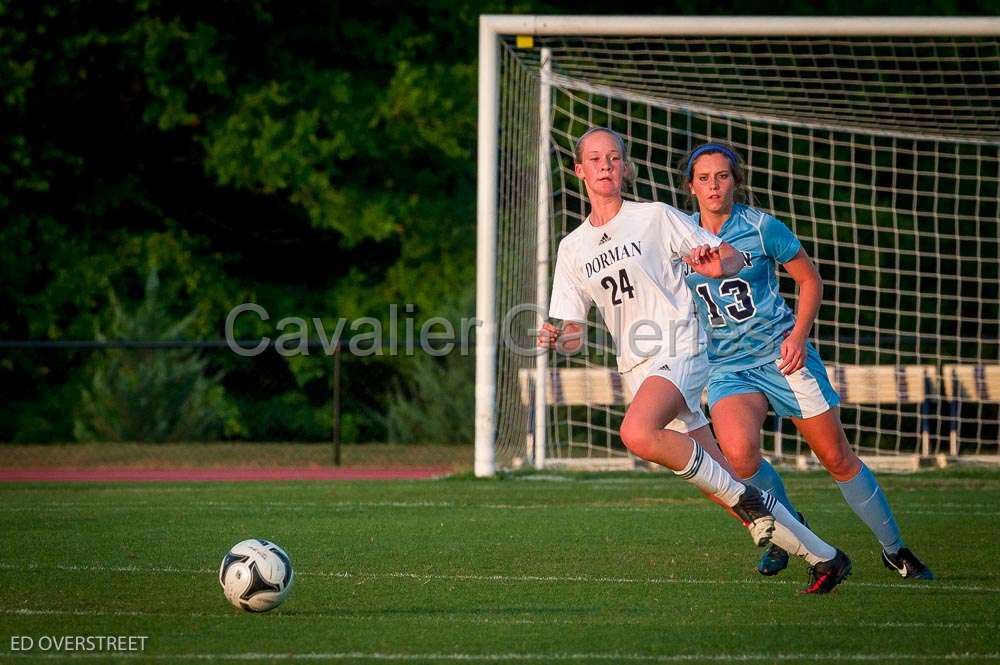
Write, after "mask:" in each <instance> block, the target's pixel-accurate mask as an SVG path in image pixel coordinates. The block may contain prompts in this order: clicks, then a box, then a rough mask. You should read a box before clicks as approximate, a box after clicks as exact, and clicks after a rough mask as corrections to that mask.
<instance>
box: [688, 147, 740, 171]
mask: <svg viewBox="0 0 1000 665" xmlns="http://www.w3.org/2000/svg"><path fill="white" fill-rule="evenodd" d="M706 152H721V153H722V154H723V155H725V156H726V157H727V158H728V159H729V163H730V164H731V165H732V166H733V167H735V166H736V165H737V164H739V163H740V158H739V157H737V156H736V153H735V152H733V151H732V150H730V149H729V148H727V147H726V146H724V145H719V144H718V143H706V144H705V145H703V146H701V147H700V148H698V149H697V150H695V151H694V152H692V153H691V156H690V157H688V165H687V177H688V179H690V178H691V165H692V164H694V160H695V159H697V158H698V157H700V156H702V155H703V154H705V153H706Z"/></svg>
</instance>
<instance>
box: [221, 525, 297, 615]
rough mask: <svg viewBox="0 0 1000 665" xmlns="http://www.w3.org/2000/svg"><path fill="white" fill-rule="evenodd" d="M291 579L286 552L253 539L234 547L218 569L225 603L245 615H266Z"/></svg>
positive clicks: (279, 602)
mask: <svg viewBox="0 0 1000 665" xmlns="http://www.w3.org/2000/svg"><path fill="white" fill-rule="evenodd" d="M294 577H295V574H294V573H293V572H292V561H291V559H289V558H288V555H287V554H285V550H283V549H281V548H280V547H278V546H277V545H275V544H274V543H272V542H270V541H267V540H258V539H256V538H251V539H250V540H244V541H241V542H238V543H236V544H235V545H233V547H232V549H231V550H229V553H228V554H227V555H226V556H225V558H224V559H223V560H222V565H221V566H219V584H221V585H222V591H223V592H224V593H225V594H226V600H228V601H229V602H230V603H232V604H233V607H236V608H239V609H243V610H246V611H247V612H267V611H268V610H273V609H274V608H275V607H277V606H278V605H280V604H281V603H282V601H284V600H285V597H286V596H287V595H288V592H289V591H290V590H291V588H292V580H293V579H294Z"/></svg>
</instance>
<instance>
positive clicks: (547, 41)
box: [474, 15, 1000, 476]
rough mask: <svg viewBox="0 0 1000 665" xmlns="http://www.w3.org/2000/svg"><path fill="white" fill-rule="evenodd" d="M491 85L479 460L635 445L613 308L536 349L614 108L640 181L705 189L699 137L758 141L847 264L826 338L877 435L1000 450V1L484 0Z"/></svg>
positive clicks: (792, 202)
mask: <svg viewBox="0 0 1000 665" xmlns="http://www.w3.org/2000/svg"><path fill="white" fill-rule="evenodd" d="M478 95H479V116H478V123H479V124H478V156H477V169H478V173H477V277H476V316H477V319H478V320H479V322H480V325H479V328H478V332H477V339H476V387H475V392H476V412H475V431H476V440H475V467H474V468H475V474H476V475H477V476H490V475H493V474H494V473H495V471H496V469H497V468H498V467H501V468H503V467H510V466H512V465H516V464H518V463H519V462H521V461H523V462H526V463H528V464H532V465H534V466H535V467H543V466H545V465H546V464H547V463H548V464H552V463H559V462H560V461H562V462H566V461H576V462H578V463H580V464H586V463H588V461H591V462H595V463H596V464H598V465H601V466H614V464H615V461H616V460H618V461H622V460H624V461H628V460H630V458H629V456H628V455H627V453H626V452H625V451H624V450H623V449H622V448H621V446H620V442H616V433H617V423H618V422H620V417H621V414H622V411H623V408H624V405H625V404H626V403H627V400H628V395H626V394H625V393H624V391H623V389H622V387H621V382H620V378H619V377H617V374H616V373H615V372H614V370H613V369H611V368H612V367H613V364H614V363H613V355H612V354H611V351H610V344H609V342H608V340H607V339H606V335H602V334H601V333H600V328H601V327H602V326H601V325H600V324H599V323H598V321H597V320H596V319H595V321H594V324H595V325H592V326H590V328H593V329H594V330H592V331H591V340H590V341H589V342H588V344H587V349H588V351H587V353H585V354H584V355H583V357H580V358H573V359H563V358H559V357H556V356H555V355H553V354H540V355H539V354H531V353H529V352H528V351H529V347H530V344H531V340H532V339H533V336H532V335H531V330H532V329H534V328H537V326H538V325H540V323H541V321H542V318H540V317H544V315H545V311H546V309H547V299H548V295H549V294H548V290H549V273H550V264H551V262H552V260H553V257H554V255H555V254H554V252H555V248H556V246H557V244H558V242H559V240H560V239H561V238H562V236H563V235H565V233H566V232H568V231H569V230H571V229H572V228H573V227H574V226H575V224H578V223H579V222H580V221H582V219H583V218H584V216H585V212H586V211H585V202H584V201H583V197H582V192H581V191H580V186H579V183H578V182H576V181H575V178H574V177H573V176H572V155H571V149H572V139H573V137H574V136H577V135H578V134H579V133H580V131H581V130H582V129H584V128H586V127H587V126H590V125H592V124H600V125H602V126H613V127H614V128H615V129H616V130H617V131H619V133H622V134H623V135H625V136H626V138H627V139H628V140H629V141H630V143H631V149H632V155H631V157H632V158H633V160H634V161H636V163H637V165H638V166H639V171H640V173H639V178H638V181H637V184H636V186H635V188H634V190H633V191H632V192H630V193H629V194H628V196H629V197H630V198H634V199H636V200H663V201H665V202H667V203H670V204H672V205H676V206H678V207H681V208H684V207H685V203H684V201H683V197H682V192H681V191H680V189H679V186H678V183H677V182H676V181H675V178H674V175H673V166H674V162H675V161H676V158H677V157H678V155H680V154H683V152H684V151H685V150H686V149H687V148H689V147H690V146H691V145H692V144H693V143H695V142H700V141H704V140H726V141H729V142H731V143H734V144H735V145H736V146H737V148H739V149H740V150H741V151H742V152H743V153H744V155H745V157H746V158H747V162H748V165H749V169H750V175H751V181H750V184H751V191H752V192H753V195H754V198H755V202H756V204H757V205H759V206H760V207H762V208H767V209H769V210H772V211H773V212H775V214H776V216H777V217H778V218H779V219H781V220H782V221H784V222H785V223H787V224H789V225H790V226H791V227H792V228H793V230H795V231H796V233H797V234H798V235H799V236H800V238H802V239H803V243H804V246H805V247H806V249H807V251H809V252H810V255H811V256H812V257H813V258H814V260H816V262H817V264H818V265H819V267H820V271H821V273H822V274H823V277H824V281H825V282H826V284H827V289H826V293H825V300H824V303H825V304H824V309H823V310H822V311H821V313H820V316H819V318H818V320H817V324H816V326H815V328H814V333H813V335H814V342H815V343H816V344H817V346H818V347H819V348H820V351H821V354H822V355H823V357H824V360H825V361H826V362H827V364H828V367H829V368H830V372H831V379H833V382H834V385H835V386H836V387H837V388H838V390H839V391H840V392H841V395H842V397H843V398H844V403H845V409H844V421H845V427H847V428H848V430H849V436H852V437H854V438H855V446H856V447H857V448H858V449H859V450H862V451H864V452H867V453H869V454H876V455H883V454H884V455H899V454H908V453H912V454H915V455H920V456H923V457H928V456H931V455H949V456H958V455H964V456H966V457H988V458H991V459H1000V457H998V456H1000V445H998V444H1000V434H998V428H1000V416H998V414H997V411H998V408H1000V407H998V405H1000V369H998V368H1000V344H998V341H997V338H998V337H1000V331H998V322H997V318H998V314H997V302H998V300H1000V296H998V294H997V291H998V285H1000V279H998V276H997V265H998V264H1000V257H998V256H997V252H998V236H1000V232H998V228H997V225H998V222H997V217H998V200H1000V194H998V191H997V190H998V181H1000V176H998V173H997V164H998V148H1000V18H995V17H976V18H948V17H920V18H916V17H815V18H805V17H718V16H714V17H699V16H684V17H676V16H655V17H654V16H631V17H623V16H576V17H573V16H528V15H525V16H482V17H480V32H479V90H478ZM782 291H783V292H784V293H785V294H786V295H792V294H793V291H789V288H788V285H787V284H786V283H785V281H784V280H783V283H782ZM935 303H937V304H936V305H935ZM528 305H534V306H535V309H531V308H529V307H527V306H528ZM539 313H540V314H539ZM592 316H593V314H592ZM513 331H516V332H513ZM595 336H596V337H595ZM518 346H520V347H521V348H520V350H519V351H517V352H516V353H515V352H512V350H511V349H512V348H513V347H518ZM873 386H874V388H873ZM771 429H772V430H773V435H774V436H773V441H774V442H773V444H772V445H773V446H774V450H773V452H774V453H775V454H777V455H781V454H782V453H783V451H784V448H783V444H782V425H781V424H780V423H776V424H774V425H773V426H771ZM788 440H790V439H788V438H787V433H786V439H785V441H786V442H787V441H788ZM792 440H794V438H793V439H792ZM796 446H797V447H796V451H798V450H799V449H800V446H799V444H796Z"/></svg>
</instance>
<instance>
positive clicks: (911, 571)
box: [882, 547, 934, 580]
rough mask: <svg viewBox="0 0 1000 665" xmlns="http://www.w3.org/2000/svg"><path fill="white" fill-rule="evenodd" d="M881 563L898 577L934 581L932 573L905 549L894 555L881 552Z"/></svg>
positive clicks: (914, 555)
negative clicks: (897, 574)
mask: <svg viewBox="0 0 1000 665" xmlns="http://www.w3.org/2000/svg"><path fill="white" fill-rule="evenodd" d="M882 563H883V564H885V567H886V568H888V569H889V570H895V571H896V572H897V573H899V575H900V577H906V578H909V579H913V580H932V579H934V572H933V571H932V570H931V569H930V568H928V567H927V566H925V565H924V562H923V561H921V560H920V559H918V558H917V555H916V554H914V553H913V552H911V551H910V550H909V549H908V548H906V547H903V548H900V550H899V551H898V552H896V553H895V554H889V553H888V552H886V551H885V550H882Z"/></svg>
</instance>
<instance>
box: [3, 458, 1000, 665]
mask: <svg viewBox="0 0 1000 665" xmlns="http://www.w3.org/2000/svg"><path fill="white" fill-rule="evenodd" d="M787 480H788V487H789V492H790V494H791V495H792V498H793V499H794V500H796V501H797V503H798V507H799V508H800V509H801V510H803V512H805V513H806V515H807V516H808V517H809V518H810V520H811V521H812V523H813V525H814V526H815V527H816V529H817V530H818V531H819V532H820V533H821V534H822V535H824V536H826V537H827V538H828V539H829V540H830V541H831V542H833V543H835V544H837V545H838V546H840V547H841V548H842V549H844V550H845V551H847V552H848V553H849V554H850V555H851V556H852V558H853V559H854V574H853V576H852V577H851V578H850V579H849V580H848V581H847V583H845V584H844V585H843V586H842V587H841V588H840V589H839V591H838V592H836V593H834V594H831V595H829V596H801V595H799V594H798V591H799V589H800V588H801V587H803V586H804V584H805V575H806V572H805V565H804V564H803V563H802V562H799V561H793V562H792V566H791V567H790V569H789V570H788V571H786V572H785V573H783V574H782V575H781V576H779V577H777V578H773V579H765V578H762V577H760V576H758V575H757V574H756V573H755V572H754V571H753V567H754V564H755V562H756V559H757V556H758V553H759V550H757V549H756V548H754V547H753V546H752V545H751V544H750V540H749V537H748V536H747V534H746V533H745V531H744V530H743V529H742V527H739V526H738V525H737V524H736V523H735V522H733V521H732V520H731V518H729V517H727V516H726V515H725V514H724V513H723V512H722V511H721V510H719V509H718V508H716V507H715V506H713V505H711V504H709V503H708V502H707V501H705V500H704V499H702V498H700V497H699V496H698V495H696V493H695V492H694V490H693V489H692V488H691V487H690V486H688V485H687V484H685V483H683V482H681V481H679V480H677V479H675V478H673V477H671V476H670V475H669V474H663V473H646V474H633V475H603V476H547V475H546V476H518V477H511V478H505V479H499V480H489V481H481V480H475V479H472V478H468V477H464V478H451V479H443V480H437V481H418V482H357V483H348V482H339V483H270V484H259V485H253V484H200V485H198V484H171V485H166V484H165V485H139V484H130V485H125V484H123V485H82V484H81V485H72V486H69V485H14V484H8V485H0V534H2V535H0V589H3V591H4V598H5V602H4V605H3V607H2V608H0V640H2V642H0V660H2V661H7V662H19V663H20V662H45V663H52V662H64V661H69V660H84V661H86V662H102V663H103V662H118V661H124V660H126V659H125V658H116V657H114V656H112V655H109V654H107V653H93V652H90V653H80V652H77V653H69V652H58V653H57V652H53V651H48V652H41V651H40V650H39V649H38V647H37V646H36V648H35V650H34V651H32V652H26V653H25V652H16V653H14V652H12V650H11V646H12V642H11V639H10V638H11V636H20V635H25V636H29V637H32V638H33V639H34V640H35V641H36V643H37V642H38V640H39V638H41V637H42V636H62V635H73V636H76V635H82V636H87V635H144V636H148V639H147V641H146V645H145V646H146V648H145V651H144V652H143V654H142V659H144V660H145V659H154V660H156V661H157V662H169V663H175V662H176V663H182V662H192V663H194V662H203V661H205V660H212V659H222V660H225V661H226V662H272V661H291V662H299V661H309V662H352V663H368V662H372V663H374V662H386V661H388V662H406V663H438V662H455V661H469V662H507V661H514V662H544V661H555V662H588V663H595V662H596V663H644V662H684V663H700V662H714V663H718V662H731V661H741V660H742V661H753V662H781V663H798V662H809V663H815V662H845V661H856V660H858V661H870V662H877V663H894V662H900V663H913V662H924V661H927V662H936V661H941V660H957V661H961V662H996V661H998V660H1000V632H998V628H1000V572H998V568H997V561H998V559H1000V556H998V555H1000V507H998V506H1000V472H997V471H992V470H975V471H972V470H949V471H944V472H927V473H922V474H918V475H905V476H902V475H899V476H894V475H885V474H883V475H882V482H883V487H884V488H885V489H886V491H887V493H888V494H889V497H890V499H891V500H892V502H893V504H894V507H895V509H896V513H897V517H898V518H899V521H900V523H901V526H902V527H903V529H904V534H905V535H906V536H907V537H908V544H910V545H911V546H912V547H913V549H914V550H915V551H917V552H918V553H919V554H920V555H921V556H922V557H923V558H924V559H925V560H926V561H927V562H928V563H929V564H930V565H931V566H932V567H933V568H934V569H935V571H936V573H937V574H938V577H939V580H938V581H936V582H933V583H908V582H907V581H905V580H902V579H900V578H898V577H897V576H895V574H891V573H890V572H889V571H887V570H885V569H884V568H883V567H882V565H881V563H880V562H879V560H878V549H877V544H876V543H875V541H874V539H873V538H872V537H871V536H870V535H869V533H868V531H867V530H866V529H865V528H864V527H863V526H862V525H861V523H860V522H858V521H857V519H856V518H855V517H854V515H853V513H851V512H850V509H849V508H848V507H847V506H846V504H844V502H843V501H842V500H841V498H840V494H839V492H837V490H836V489H835V488H834V486H833V484H832V481H830V480H829V478H828V477H826V476H824V475H818V474H808V475H803V474H794V473H788V474H787ZM247 537H262V538H268V539H271V540H274V541H275V542H277V543H278V544H280V545H282V546H283V547H284V548H285V549H286V550H287V551H288V552H289V554H290V555H291V558H292V561H293V563H294V565H295V570H296V580H295V586H294V588H293V590H292V593H291V595H290V596H289V598H288V600H287V601H286V603H285V604H284V605H283V606H281V607H280V608H278V609H277V610H275V611H273V612H270V613H268V614H261V615H255V614H246V613H243V612H240V611H238V610H235V609H233V608H232V607H230V606H229V605H228V604H227V602H226V601H225V599H224V598H223V595H222V591H221V589H220V587H219V583H218V581H217V567H218V565H219V561H220V560H221V558H222V556H223V555H224V554H225V552H226V551H227V550H228V548H229V547H230V546H231V545H232V544H234V543H235V542H237V541H239V540H242V539H244V538H247ZM132 660H134V658H132Z"/></svg>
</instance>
